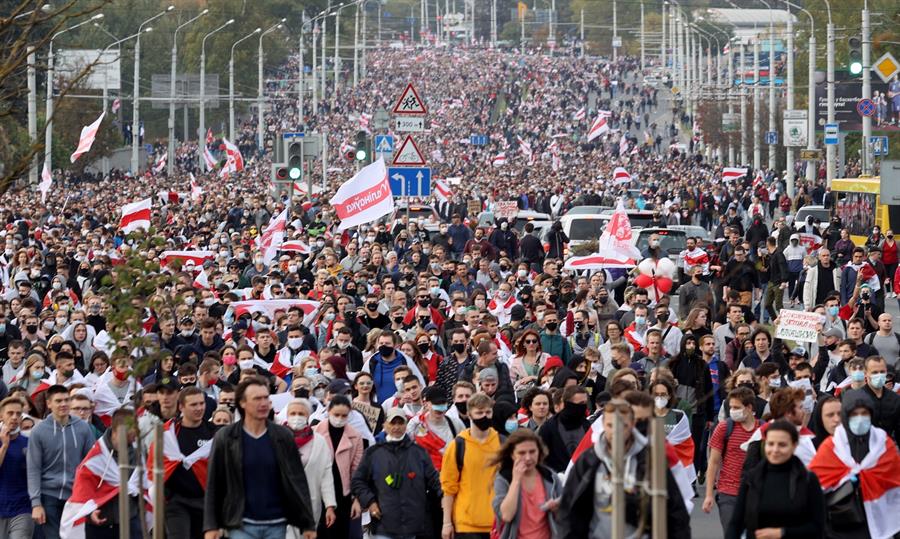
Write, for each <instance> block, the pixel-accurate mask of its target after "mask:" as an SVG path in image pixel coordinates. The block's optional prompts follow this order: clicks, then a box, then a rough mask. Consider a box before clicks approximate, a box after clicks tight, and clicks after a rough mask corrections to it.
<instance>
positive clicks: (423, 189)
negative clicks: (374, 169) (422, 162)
mask: <svg viewBox="0 0 900 539" xmlns="http://www.w3.org/2000/svg"><path fill="white" fill-rule="evenodd" d="M387 173H388V182H390V184H391V194H393V195H394V196H395V197H399V196H411V197H417V196H428V195H430V194H431V168H430V167H389V168H388V170H387ZM404 186H405V187H404Z"/></svg>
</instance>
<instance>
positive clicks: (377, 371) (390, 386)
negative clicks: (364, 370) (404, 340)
mask: <svg viewBox="0 0 900 539" xmlns="http://www.w3.org/2000/svg"><path fill="white" fill-rule="evenodd" d="M407 364H408V362H407V360H406V356H404V355H403V354H401V353H400V351H399V350H394V359H393V360H391V362H390V363H385V362H384V360H382V359H381V352H375V355H374V356H372V358H371V359H369V362H368V366H369V373H370V374H371V375H372V378H373V379H374V382H375V393H376V394H377V395H378V402H385V401H387V400H388V399H389V398H391V396H392V395H394V393H396V392H397V386H396V384H394V369H396V368H397V367H399V366H401V365H407Z"/></svg>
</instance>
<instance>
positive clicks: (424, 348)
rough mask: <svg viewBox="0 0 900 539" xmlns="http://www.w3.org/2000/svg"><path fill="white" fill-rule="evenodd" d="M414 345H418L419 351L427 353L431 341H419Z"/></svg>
mask: <svg viewBox="0 0 900 539" xmlns="http://www.w3.org/2000/svg"><path fill="white" fill-rule="evenodd" d="M416 347H418V349H419V352H420V353H422V354H427V353H428V351H429V350H431V343H430V342H420V343H419V344H417V345H416Z"/></svg>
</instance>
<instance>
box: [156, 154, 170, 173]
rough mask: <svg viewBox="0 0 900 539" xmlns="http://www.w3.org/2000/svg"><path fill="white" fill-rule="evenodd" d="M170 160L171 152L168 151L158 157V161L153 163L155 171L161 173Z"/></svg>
mask: <svg viewBox="0 0 900 539" xmlns="http://www.w3.org/2000/svg"><path fill="white" fill-rule="evenodd" d="M168 160H169V152H166V153H164V154H162V155H160V156H159V157H158V158H157V159H156V163H155V164H154V165H153V173H154V174H159V173H160V172H162V171H163V169H164V168H166V162H167V161H168Z"/></svg>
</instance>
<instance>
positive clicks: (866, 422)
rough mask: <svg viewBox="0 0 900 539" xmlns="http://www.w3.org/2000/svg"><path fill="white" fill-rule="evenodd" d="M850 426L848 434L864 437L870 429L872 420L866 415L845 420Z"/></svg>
mask: <svg viewBox="0 0 900 539" xmlns="http://www.w3.org/2000/svg"><path fill="white" fill-rule="evenodd" d="M847 423H848V424H849V425H850V432H852V433H853V434H855V435H857V436H864V435H866V434H868V433H869V429H871V428H872V418H871V417H869V416H867V415H855V416H853V417H851V418H850V419H849V420H847Z"/></svg>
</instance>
